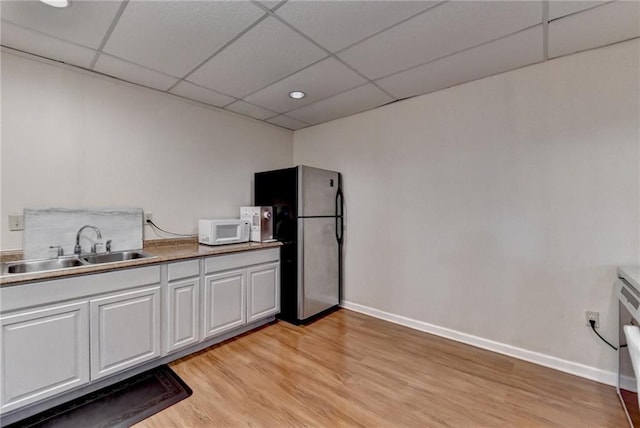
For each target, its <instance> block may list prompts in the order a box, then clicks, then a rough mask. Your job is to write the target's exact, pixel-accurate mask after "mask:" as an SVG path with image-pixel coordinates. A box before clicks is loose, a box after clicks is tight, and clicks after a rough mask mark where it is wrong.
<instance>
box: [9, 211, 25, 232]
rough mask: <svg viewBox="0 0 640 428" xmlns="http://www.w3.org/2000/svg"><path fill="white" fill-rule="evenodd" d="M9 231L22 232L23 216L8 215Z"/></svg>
mask: <svg viewBox="0 0 640 428" xmlns="http://www.w3.org/2000/svg"><path fill="white" fill-rule="evenodd" d="M9 230H11V231H15V230H24V216H23V215H22V214H9Z"/></svg>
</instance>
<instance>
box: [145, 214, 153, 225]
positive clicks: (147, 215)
mask: <svg viewBox="0 0 640 428" xmlns="http://www.w3.org/2000/svg"><path fill="white" fill-rule="evenodd" d="M147 220H151V221H153V213H147V212H145V213H144V224H145V226H146V225H148V224H149V223H147Z"/></svg>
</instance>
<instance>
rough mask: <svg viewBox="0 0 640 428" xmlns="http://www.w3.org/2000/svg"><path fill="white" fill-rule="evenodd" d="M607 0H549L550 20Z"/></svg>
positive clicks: (598, 4) (589, 7)
mask: <svg viewBox="0 0 640 428" xmlns="http://www.w3.org/2000/svg"><path fill="white" fill-rule="evenodd" d="M605 3H606V1H593V0H586V1H562V0H554V1H550V2H549V21H551V20H554V19H556V18H560V17H561V16H567V15H571V14H572V13H576V12H580V11H582V10H585V9H591V8H592V7H596V6H600V5H601V4H605Z"/></svg>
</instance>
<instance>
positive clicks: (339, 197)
mask: <svg viewBox="0 0 640 428" xmlns="http://www.w3.org/2000/svg"><path fill="white" fill-rule="evenodd" d="M343 204H344V195H343V194H342V188H338V191H337V192H336V240H337V241H338V244H342V236H343V234H344V218H343V212H344V205H343Z"/></svg>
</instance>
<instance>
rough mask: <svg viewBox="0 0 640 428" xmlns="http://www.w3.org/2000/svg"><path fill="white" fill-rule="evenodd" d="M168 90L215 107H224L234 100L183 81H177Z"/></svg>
mask: <svg viewBox="0 0 640 428" xmlns="http://www.w3.org/2000/svg"><path fill="white" fill-rule="evenodd" d="M169 92H171V93H172V94H176V95H180V96H181V97H185V98H189V99H192V100H196V101H200V102H202V103H205V104H209V105H212V106H216V107H224V106H226V105H227V104H230V103H232V102H234V101H235V98H233V97H230V96H227V95H224V94H221V93H219V92H216V91H212V90H211V89H207V88H203V87H202V86H197V85H194V84H193V83H189V82H185V81H182V82H180V83H178V84H177V85H176V86H175V87H174V88H173V89H171V91H169Z"/></svg>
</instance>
